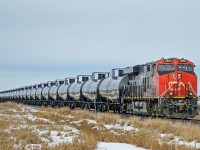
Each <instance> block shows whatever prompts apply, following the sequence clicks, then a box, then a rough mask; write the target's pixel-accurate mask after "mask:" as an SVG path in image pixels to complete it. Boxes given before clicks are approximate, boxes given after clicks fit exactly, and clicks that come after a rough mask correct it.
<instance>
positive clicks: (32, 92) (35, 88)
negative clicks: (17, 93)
mask: <svg viewBox="0 0 200 150" xmlns="http://www.w3.org/2000/svg"><path fill="white" fill-rule="evenodd" d="M37 88H38V84H36V85H35V86H34V88H33V89H32V90H31V100H35V92H36V91H37Z"/></svg>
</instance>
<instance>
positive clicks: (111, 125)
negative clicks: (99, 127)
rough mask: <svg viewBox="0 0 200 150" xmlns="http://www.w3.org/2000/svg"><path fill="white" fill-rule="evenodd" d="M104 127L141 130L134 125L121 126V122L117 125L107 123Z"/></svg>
mask: <svg viewBox="0 0 200 150" xmlns="http://www.w3.org/2000/svg"><path fill="white" fill-rule="evenodd" d="M104 127H105V128H106V129H108V130H110V129H118V130H123V131H136V132H137V131H139V129H138V128H134V127H132V126H127V125H124V126H121V125H120V124H116V125H113V124H107V125H104Z"/></svg>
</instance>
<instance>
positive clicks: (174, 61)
mask: <svg viewBox="0 0 200 150" xmlns="http://www.w3.org/2000/svg"><path fill="white" fill-rule="evenodd" d="M194 67H195V65H194V63H192V62H191V61H189V60H186V59H178V58H170V59H164V58H163V59H161V60H158V61H155V62H151V63H147V64H145V65H138V66H134V67H128V68H126V69H125V71H126V70H127V73H128V74H129V85H127V86H126V87H125V90H124V91H125V93H124V102H125V105H124V106H125V107H127V108H128V109H127V108H126V109H124V110H127V111H128V112H129V113H135V114H146V115H158V116H167V117H171V118H189V117H194V116H195V115H197V100H198V96H197V76H196V74H195V72H194Z"/></svg>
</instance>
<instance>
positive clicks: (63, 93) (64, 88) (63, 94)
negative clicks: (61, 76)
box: [58, 78, 76, 101]
mask: <svg viewBox="0 0 200 150" xmlns="http://www.w3.org/2000/svg"><path fill="white" fill-rule="evenodd" d="M75 81H76V79H75V78H66V79H65V83H64V84H62V85H61V86H60V87H59V88H58V96H59V97H60V98H61V100H63V101H64V100H67V96H68V89H69V87H70V85H71V84H72V83H74V82H75Z"/></svg>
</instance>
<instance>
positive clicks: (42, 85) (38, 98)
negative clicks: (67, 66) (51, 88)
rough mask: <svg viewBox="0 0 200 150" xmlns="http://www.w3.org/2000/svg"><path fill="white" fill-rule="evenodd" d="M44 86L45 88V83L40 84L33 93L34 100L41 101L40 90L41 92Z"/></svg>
mask: <svg viewBox="0 0 200 150" xmlns="http://www.w3.org/2000/svg"><path fill="white" fill-rule="evenodd" d="M46 86H47V83H41V84H40V85H39V86H38V88H37V90H36V92H35V98H36V99H37V100H42V90H43V89H44V88H45V87H46Z"/></svg>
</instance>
